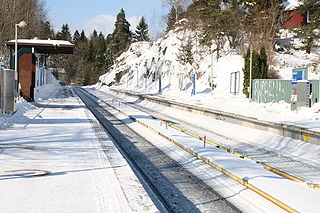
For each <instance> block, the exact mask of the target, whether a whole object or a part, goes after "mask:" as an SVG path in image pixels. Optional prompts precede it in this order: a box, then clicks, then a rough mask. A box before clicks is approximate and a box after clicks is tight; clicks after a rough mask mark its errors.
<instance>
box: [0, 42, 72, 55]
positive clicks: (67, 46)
mask: <svg viewBox="0 0 320 213" xmlns="http://www.w3.org/2000/svg"><path fill="white" fill-rule="evenodd" d="M5 44H6V45H7V46H8V47H9V48H14V45H15V40H11V41H8V42H5ZM18 47H19V48H34V51H35V52H36V53H44V54H73V47H74V45H73V44H71V43H70V42H69V41H63V40H50V39H48V40H38V39H18Z"/></svg>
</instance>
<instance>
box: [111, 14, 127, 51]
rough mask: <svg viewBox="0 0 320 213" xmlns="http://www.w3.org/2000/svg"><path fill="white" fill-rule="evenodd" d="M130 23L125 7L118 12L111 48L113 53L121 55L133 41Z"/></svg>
mask: <svg viewBox="0 0 320 213" xmlns="http://www.w3.org/2000/svg"><path fill="white" fill-rule="evenodd" d="M129 27H130V24H129V22H128V21H127V20H126V15H125V12H124V10H123V9H121V11H120V12H119V13H118V15H117V19H116V22H115V29H114V31H113V33H112V43H111V46H112V47H111V48H112V52H113V55H115V56H116V57H117V56H119V55H120V54H121V53H122V52H123V51H125V50H126V49H127V48H128V47H129V45H130V42H131V31H130V29H129Z"/></svg>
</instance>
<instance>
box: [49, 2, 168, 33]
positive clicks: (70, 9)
mask: <svg viewBox="0 0 320 213" xmlns="http://www.w3.org/2000/svg"><path fill="white" fill-rule="evenodd" d="M46 6H47V10H48V15H49V20H50V21H51V23H52V24H53V27H54V30H55V31H57V30H60V29H61V26H62V24H65V23H68V25H69V26H70V29H71V32H72V33H73V32H74V31H75V30H78V31H81V30H84V31H85V33H86V35H87V36H88V35H90V34H91V33H92V32H93V30H94V29H96V30H97V31H98V32H100V31H101V32H103V34H105V35H107V34H109V33H112V31H113V29H114V22H115V20H116V16H117V14H118V13H119V12H120V10H121V8H123V9H124V11H125V13H126V19H127V20H128V21H129V23H130V24H131V28H132V29H131V30H134V29H135V27H136V25H137V23H138V22H139V20H140V18H141V17H142V16H144V17H145V19H146V21H147V23H148V25H149V33H150V34H151V36H153V37H155V36H157V34H158V33H160V32H161V31H163V29H164V27H165V23H164V21H163V18H162V17H163V15H164V14H165V13H167V11H168V7H167V6H165V5H164V3H163V0H89V1H88V0H46Z"/></svg>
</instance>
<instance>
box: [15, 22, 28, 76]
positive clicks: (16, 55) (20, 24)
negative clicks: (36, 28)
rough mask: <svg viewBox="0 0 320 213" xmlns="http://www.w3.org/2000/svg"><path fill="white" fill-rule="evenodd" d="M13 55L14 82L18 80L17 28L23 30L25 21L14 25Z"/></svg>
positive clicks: (25, 24)
mask: <svg viewBox="0 0 320 213" xmlns="http://www.w3.org/2000/svg"><path fill="white" fill-rule="evenodd" d="M15 26H16V28H15V30H16V34H15V54H14V80H18V27H20V28H23V27H25V26H27V23H26V22H25V21H21V22H20V23H19V24H16V25H15Z"/></svg>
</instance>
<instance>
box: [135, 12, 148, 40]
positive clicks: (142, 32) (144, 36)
mask: <svg viewBox="0 0 320 213" xmlns="http://www.w3.org/2000/svg"><path fill="white" fill-rule="evenodd" d="M148 31H149V30H148V24H147V23H146V21H145V19H144V17H143V16H142V18H141V19H140V21H139V24H138V25H137V29H136V34H135V39H136V40H137V41H149V40H150V38H149V35H148Z"/></svg>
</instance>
